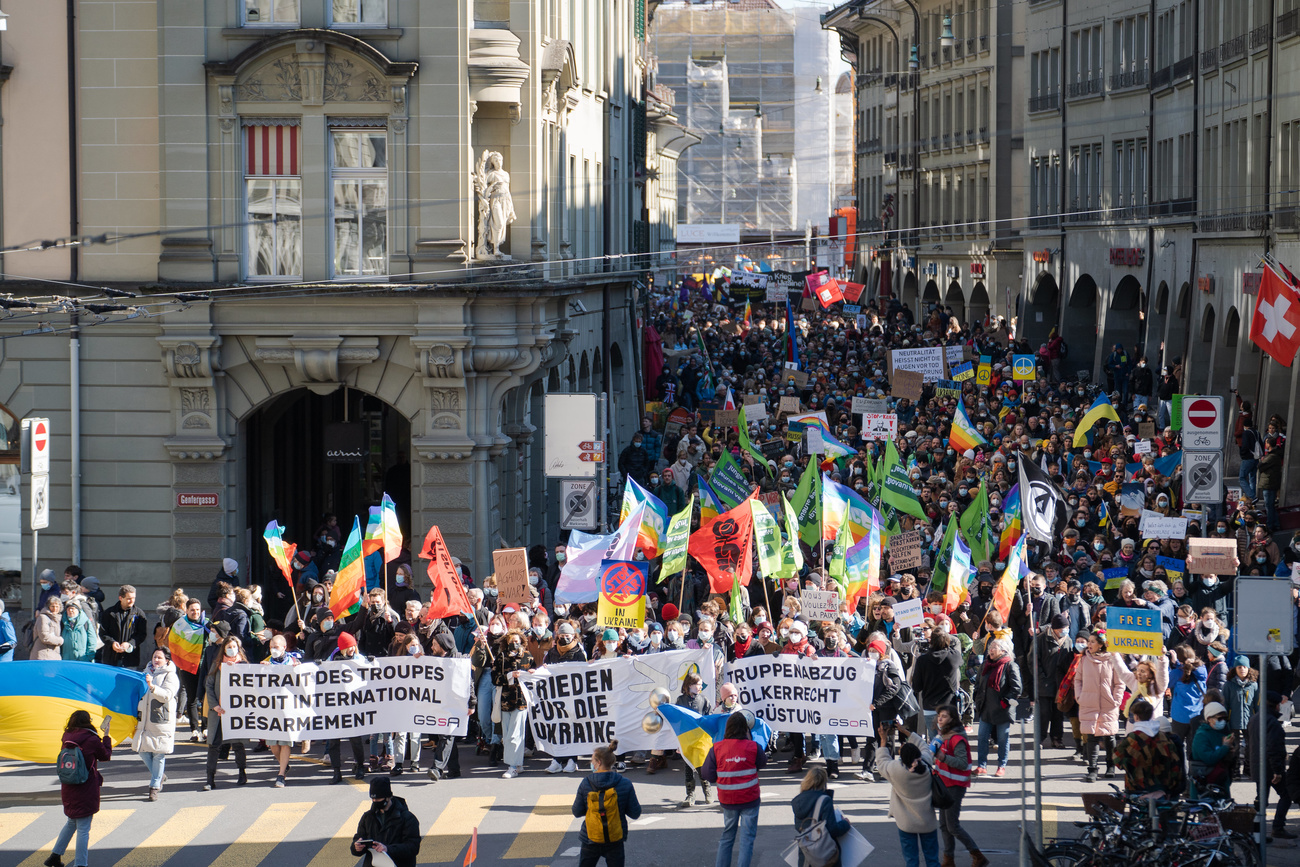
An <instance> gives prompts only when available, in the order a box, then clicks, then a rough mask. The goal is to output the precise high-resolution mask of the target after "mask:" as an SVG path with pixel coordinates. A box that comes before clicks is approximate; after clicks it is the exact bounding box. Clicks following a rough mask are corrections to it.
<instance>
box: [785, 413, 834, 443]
mask: <svg viewBox="0 0 1300 867" xmlns="http://www.w3.org/2000/svg"><path fill="white" fill-rule="evenodd" d="M785 420H786V422H787V423H789V422H795V423H797V424H802V425H811V426H813V427H817V428H820V429H821V432H822V438H823V439H825V438H826V436H827V434H829V433H830V432H831V426H830V423H829V422H827V421H826V413H825V412H822V411H818V412H802V413H798V414H797V415H796V414H791V415H787V416H786V417H785Z"/></svg>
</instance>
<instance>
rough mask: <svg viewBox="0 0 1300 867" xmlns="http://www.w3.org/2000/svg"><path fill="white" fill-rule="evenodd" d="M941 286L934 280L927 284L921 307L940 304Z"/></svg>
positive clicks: (928, 281)
mask: <svg viewBox="0 0 1300 867" xmlns="http://www.w3.org/2000/svg"><path fill="white" fill-rule="evenodd" d="M939 300H940V299H939V286H938V284H937V283H935V282H934V281H933V280H927V281H926V282H925V291H924V292H922V293H921V305H922V306H925V305H928V304H938V303H939Z"/></svg>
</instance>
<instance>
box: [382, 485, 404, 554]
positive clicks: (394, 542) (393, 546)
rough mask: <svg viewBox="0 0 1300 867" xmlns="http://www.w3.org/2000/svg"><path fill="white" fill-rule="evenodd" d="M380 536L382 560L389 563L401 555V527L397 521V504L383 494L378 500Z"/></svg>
mask: <svg viewBox="0 0 1300 867" xmlns="http://www.w3.org/2000/svg"><path fill="white" fill-rule="evenodd" d="M379 509H380V527H381V528H382V529H381V537H382V538H383V540H384V562H385V563H391V562H393V561H394V560H396V559H397V558H398V557H400V556H401V555H402V527H401V525H400V524H399V523H398V522H397V504H396V503H394V502H393V498H392V497H390V496H388V494H384V498H383V499H382V500H380V502H379Z"/></svg>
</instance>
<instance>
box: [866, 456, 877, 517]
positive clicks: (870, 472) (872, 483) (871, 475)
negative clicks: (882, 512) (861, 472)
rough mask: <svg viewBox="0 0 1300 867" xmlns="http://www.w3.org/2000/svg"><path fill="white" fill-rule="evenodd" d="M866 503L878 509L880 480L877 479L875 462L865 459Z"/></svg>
mask: <svg viewBox="0 0 1300 867" xmlns="http://www.w3.org/2000/svg"><path fill="white" fill-rule="evenodd" d="M867 502H869V503H871V505H873V506H875V507H877V508H879V507H880V480H879V478H878V477H877V470H876V461H874V460H873V459H872V458H870V457H868V458H867Z"/></svg>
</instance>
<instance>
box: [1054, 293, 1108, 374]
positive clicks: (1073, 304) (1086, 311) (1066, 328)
mask: <svg viewBox="0 0 1300 867" xmlns="http://www.w3.org/2000/svg"><path fill="white" fill-rule="evenodd" d="M1066 306H1067V308H1068V309H1067V310H1066V314H1065V319H1064V323H1063V326H1062V328H1061V336H1062V337H1064V338H1065V342H1066V344H1067V345H1068V346H1069V347H1070V357H1069V364H1070V368H1071V370H1087V369H1092V368H1095V367H1096V365H1097V364H1098V362H1099V360H1100V356H1101V354H1102V353H1101V343H1100V342H1099V341H1098V340H1097V282H1096V281H1095V280H1093V279H1092V275H1090V274H1081V275H1079V279H1077V280H1075V281H1074V288H1072V289H1071V290H1070V300H1069V303H1068V304H1067V305H1066ZM1089 347H1091V348H1092V350H1093V358H1092V360H1091V364H1090V363H1089V359H1088V348H1089ZM1064 372H1065V373H1066V374H1067V378H1068V375H1069V373H1070V371H1064Z"/></svg>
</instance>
